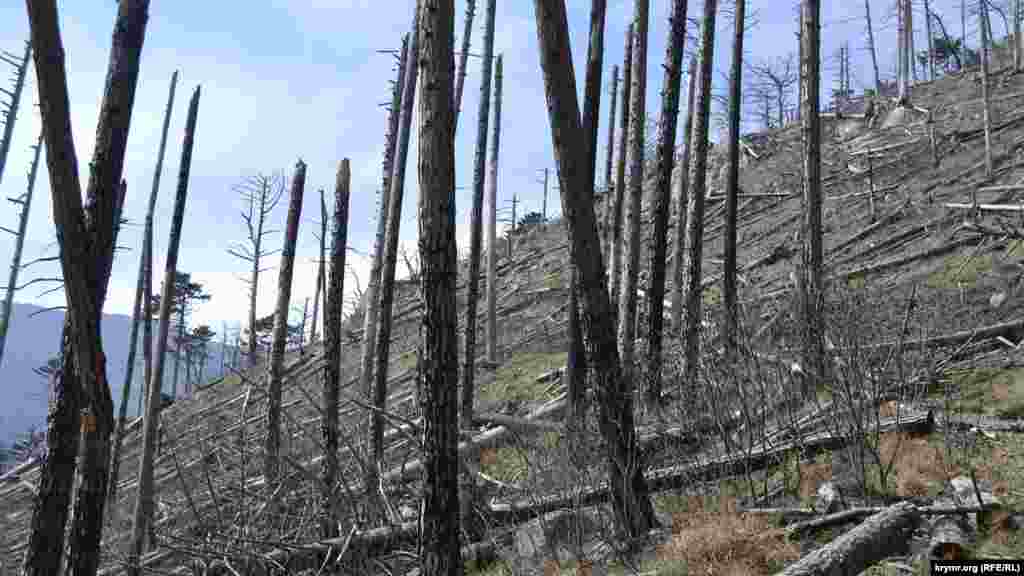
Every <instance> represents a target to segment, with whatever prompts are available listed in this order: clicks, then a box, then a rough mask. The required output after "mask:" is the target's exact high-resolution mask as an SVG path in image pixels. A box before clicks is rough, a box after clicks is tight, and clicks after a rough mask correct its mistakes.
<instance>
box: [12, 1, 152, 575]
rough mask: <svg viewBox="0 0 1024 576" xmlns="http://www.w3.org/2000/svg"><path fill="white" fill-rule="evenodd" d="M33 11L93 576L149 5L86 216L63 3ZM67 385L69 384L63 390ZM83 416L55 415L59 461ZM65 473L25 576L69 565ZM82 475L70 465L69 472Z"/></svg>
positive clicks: (104, 112) (82, 550)
mask: <svg viewBox="0 0 1024 576" xmlns="http://www.w3.org/2000/svg"><path fill="white" fill-rule="evenodd" d="M26 4H27V7H28V14H29V22H30V27H31V45H32V47H33V56H34V63H35V70H36V78H37V84H38V86H39V102H40V110H41V113H42V117H43V132H44V134H45V136H44V139H45V141H46V148H47V150H48V153H47V166H48V168H49V173H50V186H51V190H52V196H53V205H54V211H53V212H54V223H55V224H56V228H57V239H58V242H59V244H60V252H61V254H60V256H61V271H62V273H63V277H64V283H65V292H66V295H67V300H68V313H67V314H66V316H65V323H66V324H70V329H68V330H67V333H69V337H67V338H66V339H65V342H64V344H65V346H64V347H63V353H64V355H65V357H64V361H65V362H71V361H73V362H74V365H75V366H76V372H77V373H76V374H75V376H76V382H75V384H77V387H78V392H80V393H81V394H82V396H83V397H84V398H82V399H83V400H85V402H86V407H87V408H88V410H89V412H88V413H87V414H86V415H84V416H83V417H82V419H81V421H80V428H81V430H80V431H81V437H80V440H81V444H82V446H83V453H82V456H83V458H82V460H81V468H80V470H81V473H82V474H81V478H82V481H81V484H80V485H79V487H78V494H77V498H76V499H75V509H74V511H73V523H72V526H71V535H70V542H69V544H70V558H69V561H68V568H69V572H70V573H71V574H92V573H95V570H96V563H97V562H98V561H99V543H100V538H101V535H102V531H103V507H104V504H105V497H106V489H107V472H108V469H107V466H108V464H109V460H108V458H109V442H108V440H109V436H110V433H111V431H112V428H113V406H112V402H111V398H110V388H109V386H108V383H107V378H106V360H105V356H104V354H103V345H102V341H101V339H100V320H101V317H102V310H103V302H104V300H105V299H106V292H107V285H108V282H109V279H110V269H111V266H112V261H113V255H114V245H115V242H116V235H117V227H118V226H117V221H118V218H119V214H120V211H121V200H122V199H123V196H122V195H121V188H119V184H120V183H121V173H122V170H123V167H124V154H125V148H126V144H127V139H128V130H129V128H130V124H131V113H132V108H133V105H134V101H135V86H136V82H137V80H138V73H139V55H140V53H141V51H142V43H143V38H144V36H145V28H146V19H147V16H148V10H149V2H147V1H145V0H138V1H125V2H122V3H121V4H120V5H119V8H118V14H117V21H116V23H115V27H114V33H113V38H112V41H111V46H112V47H111V54H110V59H109V63H108V73H107V81H106V86H105V89H104V95H103V103H102V105H101V108H100V114H99V125H98V127H97V130H96V148H95V150H94V151H93V160H92V162H91V170H90V176H89V182H88V186H87V189H86V199H87V200H86V204H85V209H84V210H83V206H82V199H81V184H80V182H79V180H78V162H77V159H76V154H75V150H74V145H73V142H74V140H73V137H72V134H71V118H70V110H69V104H68V93H67V81H66V74H65V68H64V49H63V45H62V42H61V38H60V29H59V24H58V15H57V7H56V3H55V2H52V1H43V0H40V1H33V0H27V1H26ZM63 373H64V375H65V377H66V376H67V375H68V372H67V371H63ZM63 386H64V384H63V383H62V384H61V385H60V387H61V388H62V387H63ZM76 399H77V395H68V394H64V395H62V396H58V397H57V398H56V402H57V404H62V403H65V402H69V401H71V402H73V401H74V400H76ZM77 410H78V404H77V403H74V404H71V405H70V406H68V405H66V404H65V405H64V406H58V407H57V408H56V410H55V411H56V412H58V413H62V414H63V415H64V416H65V417H67V418H68V419H69V420H65V421H63V422H62V424H65V425H70V426H68V427H67V428H64V427H61V428H60V430H59V431H58V434H60V435H62V436H64V438H54V440H55V444H56V445H54V446H52V448H51V451H50V454H49V457H50V458H59V459H63V458H67V459H68V460H72V459H73V456H72V454H73V453H74V450H73V449H72V450H71V451H70V452H65V451H64V449H65V448H67V446H68V444H69V443H71V444H73V442H74V440H73V435H74V433H75V430H74V424H75V423H74V416H75V415H76V414H75V413H76V412H77ZM68 436H70V437H68ZM63 466H64V463H61V464H59V465H57V466H54V467H50V468H49V469H46V467H44V470H43V473H42V474H41V475H40V480H39V482H40V483H39V486H40V489H39V491H38V493H37V497H36V508H35V510H34V515H33V520H32V528H33V530H32V535H31V536H30V543H29V550H28V552H27V553H26V562H25V567H24V572H25V573H28V574H39V573H53V572H48V571H47V570H46V569H45V568H41V566H42V565H43V564H47V565H49V566H59V564H60V556H61V551H62V549H63V538H62V537H63V530H64V520H65V518H64V517H63V514H61V512H58V511H56V510H55V507H57V506H59V507H61V508H62V510H66V506H67V490H68V488H69V487H70V486H69V484H67V482H68V481H69V478H64V479H56V480H55V479H54V478H52V477H49V478H48V477H47V474H48V473H52V472H55V471H56V470H55V468H62V467H63ZM73 466H74V465H73V464H70V463H69V469H68V470H70V468H71V467H73ZM54 491H56V492H57V493H56V494H55V493H54ZM43 556H48V557H46V558H44V557H43ZM54 556H55V557H54Z"/></svg>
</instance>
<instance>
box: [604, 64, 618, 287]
mask: <svg viewBox="0 0 1024 576" xmlns="http://www.w3.org/2000/svg"><path fill="white" fill-rule="evenodd" d="M608 91H609V93H610V94H609V95H610V96H611V97H612V101H611V105H610V106H609V107H608V149H607V151H606V152H607V156H606V157H605V164H604V238H603V240H604V250H603V251H602V253H603V254H604V257H605V266H606V267H607V268H611V266H612V261H611V257H612V227H613V226H614V225H615V182H614V181H613V180H612V174H613V173H614V168H615V112H616V106H617V105H618V96H619V65H618V64H616V65H614V66H612V81H611V85H610V86H609V87H608Z"/></svg>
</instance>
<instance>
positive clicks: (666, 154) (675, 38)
mask: <svg viewBox="0 0 1024 576" xmlns="http://www.w3.org/2000/svg"><path fill="white" fill-rule="evenodd" d="M737 1H738V2H742V0H737ZM668 26H669V41H668V43H667V45H666V47H665V63H664V64H663V66H664V70H665V77H664V80H662V96H661V116H660V117H659V119H658V142H657V152H656V160H655V162H656V163H655V166H656V168H655V170H656V171H657V172H656V174H655V184H654V202H653V207H652V212H653V216H654V237H653V238H652V242H651V248H650V254H649V258H650V259H649V261H648V264H649V266H648V271H649V272H648V273H649V274H650V279H651V281H650V286H649V290H648V297H647V305H648V311H647V350H648V357H647V400H648V402H649V403H651V404H652V405H654V404H656V403H660V401H661V336H662V328H663V326H664V324H665V317H664V309H665V254H666V252H667V251H668V213H669V209H670V206H671V203H672V165H673V164H674V162H675V157H676V124H677V122H678V119H679V88H680V83H681V82H682V68H683V47H684V45H685V43H686V0H674V1H673V2H672V11H671V12H670V13H669V17H668Z"/></svg>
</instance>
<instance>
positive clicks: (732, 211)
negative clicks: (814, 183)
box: [722, 0, 845, 350]
mask: <svg viewBox="0 0 1024 576" xmlns="http://www.w3.org/2000/svg"><path fill="white" fill-rule="evenodd" d="M745 8H746V2H745V0H736V12H735V14H734V18H735V22H736V30H735V32H734V36H733V45H732V75H731V77H730V79H729V168H728V173H727V177H726V184H725V230H724V232H725V263H724V265H723V274H722V304H723V306H724V310H723V311H724V318H723V320H724V322H723V323H722V342H723V343H724V344H725V347H726V349H727V350H733V349H734V348H735V346H736V340H735V338H736V323H737V321H738V319H739V314H738V310H737V309H736V217H737V214H736V211H737V205H736V203H737V200H738V199H739V193H740V181H739V180H740V109H741V108H742V106H743V100H742V97H743V94H742V87H743V30H744V28H743V26H744V24H745V22H744V17H745V12H746V10H745ZM841 83H845V79H844V80H843V81H842V82H841ZM841 90H845V86H844V87H842V88H841Z"/></svg>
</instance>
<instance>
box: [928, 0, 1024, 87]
mask: <svg viewBox="0 0 1024 576" xmlns="http://www.w3.org/2000/svg"><path fill="white" fill-rule="evenodd" d="M1014 2H1020V0H1014ZM924 33H925V36H927V38H928V42H927V48H928V78H929V79H930V80H935V43H934V40H933V38H932V8H931V3H930V2H929V1H928V0H924ZM1017 54H1018V52H1017V51H1016V50H1014V55H1015V57H1016V56H1017ZM1018 69H1019V65H1018Z"/></svg>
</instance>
